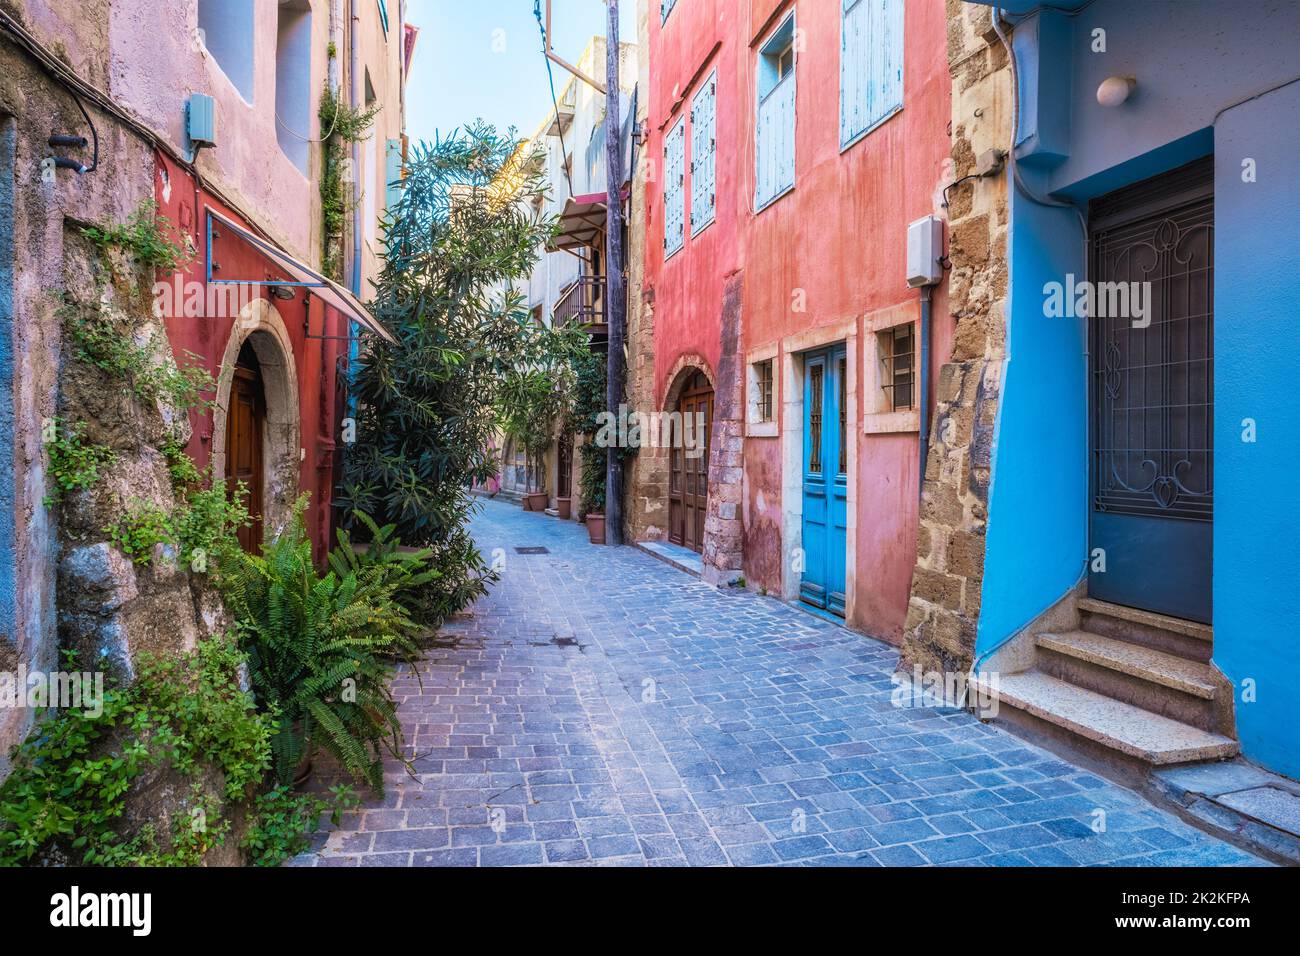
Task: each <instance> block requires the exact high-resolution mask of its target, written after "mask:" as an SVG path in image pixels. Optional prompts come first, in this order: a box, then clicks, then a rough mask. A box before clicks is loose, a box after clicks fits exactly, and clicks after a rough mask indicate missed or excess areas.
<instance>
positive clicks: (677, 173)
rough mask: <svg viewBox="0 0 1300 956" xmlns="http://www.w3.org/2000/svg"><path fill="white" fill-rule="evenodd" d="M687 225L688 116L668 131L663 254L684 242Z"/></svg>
mask: <svg viewBox="0 0 1300 956" xmlns="http://www.w3.org/2000/svg"><path fill="white" fill-rule="evenodd" d="M685 225H686V120H685V117H683V118H681V119H679V120H678V121H677V125H676V126H674V127H673V128H672V130H671V131H670V132H669V133H668V139H667V140H666V141H665V143H664V255H665V258H666V257H667V256H670V255H672V254H673V253H674V252H676V251H677V250H678V249H680V248H681V247H682V243H683V242H685V235H684V234H685Z"/></svg>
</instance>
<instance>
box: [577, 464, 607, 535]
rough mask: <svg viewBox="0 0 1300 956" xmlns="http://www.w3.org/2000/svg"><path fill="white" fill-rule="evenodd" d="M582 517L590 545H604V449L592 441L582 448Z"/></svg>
mask: <svg viewBox="0 0 1300 956" xmlns="http://www.w3.org/2000/svg"><path fill="white" fill-rule="evenodd" d="M582 515H583V520H584V521H585V522H586V523H587V537H588V539H589V540H590V541H591V543H592V544H604V543H605V449H604V448H601V447H600V446H599V445H597V444H596V443H595V442H594V441H589V442H587V443H586V444H584V445H583V446H582Z"/></svg>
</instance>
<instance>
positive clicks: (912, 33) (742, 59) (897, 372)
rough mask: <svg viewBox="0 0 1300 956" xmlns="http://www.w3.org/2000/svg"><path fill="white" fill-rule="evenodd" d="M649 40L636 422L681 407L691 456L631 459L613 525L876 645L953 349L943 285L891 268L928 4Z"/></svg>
mask: <svg viewBox="0 0 1300 956" xmlns="http://www.w3.org/2000/svg"><path fill="white" fill-rule="evenodd" d="M647 26H648V33H649V44H648V45H649V63H650V84H649V93H650V95H649V98H648V121H647V133H648V141H647V146H646V155H647V156H648V157H649V160H650V162H652V163H656V164H659V165H658V169H659V170H661V175H658V176H655V177H652V179H651V182H650V184H649V187H648V192H647V202H646V206H647V212H646V253H645V279H644V288H643V290H642V293H641V295H640V297H639V303H638V305H639V307H640V308H641V310H642V312H643V314H644V315H647V316H650V317H651V319H650V321H649V322H648V323H646V324H647V326H650V325H652V327H653V332H652V336H651V334H649V333H643V334H642V335H641V341H645V340H646V339H649V338H651V337H652V344H651V345H650V349H649V350H650V353H651V354H652V355H653V360H654V390H653V402H654V405H653V408H654V409H655V410H659V411H663V412H669V413H671V412H674V411H678V412H682V413H684V414H687V415H690V414H694V413H697V412H698V411H699V410H702V411H703V413H704V414H705V416H706V420H707V422H708V431H707V433H708V436H709V442H710V447H709V448H708V451H707V454H706V455H705V456H703V460H701V459H699V458H697V459H695V460H694V461H692V459H691V457H690V456H689V455H687V454H684V453H679V451H678V450H677V449H664V450H659V451H651V452H650V453H649V454H647V450H646V449H642V451H641V454H640V456H639V459H640V460H639V461H638V466H637V467H638V469H639V471H638V475H637V481H636V483H635V485H634V487H633V489H632V498H633V500H632V504H631V506H630V508H629V511H630V519H631V521H632V524H633V532H634V534H635V535H636V536H637V537H638V538H639V539H648V540H662V541H666V542H667V543H668V544H670V545H673V546H677V547H682V548H686V549H690V550H694V551H698V552H700V553H701V565H702V568H703V573H704V576H705V577H706V579H709V580H712V581H715V582H719V583H724V582H727V581H735V580H738V579H740V578H743V579H744V580H745V582H746V583H747V584H748V585H749V586H751V587H755V588H761V589H763V590H765V591H767V592H768V593H771V594H775V595H779V596H781V597H782V598H783V599H785V600H789V601H793V602H798V603H801V604H803V605H805V606H808V607H810V608H813V609H815V610H818V611H820V612H823V613H826V614H829V615H831V616H834V617H837V618H842V619H844V620H846V621H847V622H848V623H849V624H850V625H851V626H853V627H855V628H857V629H860V630H862V631H865V632H867V633H870V634H873V635H876V636H879V637H883V638H885V639H887V640H891V641H893V642H895V643H897V642H898V641H900V640H901V638H902V635H903V625H904V619H905V616H906V613H907V606H908V596H909V586H910V580H911V574H912V568H913V566H914V564H915V560H916V552H915V548H916V540H917V534H916V532H917V520H918V501H919V487H920V461H921V448H922V441H923V439H922V435H921V433H922V422H923V417H922V414H921V407H922V404H923V402H926V401H928V400H929V397H930V396H931V395H932V394H933V390H934V388H935V385H936V383H937V380H938V374H939V373H938V369H939V367H940V365H941V364H942V362H943V361H944V360H945V359H946V358H947V355H948V352H949V349H950V343H951V324H950V323H947V322H944V321H935V320H932V318H931V315H932V314H933V315H943V314H945V312H946V310H947V305H946V303H947V292H946V282H945V281H944V280H943V279H942V276H941V273H940V275H937V276H934V277H932V278H931V279H930V280H929V283H928V284H927V287H926V288H925V289H924V291H923V290H922V289H920V288H914V287H913V286H912V285H910V284H909V275H908V268H907V265H908V263H907V246H908V234H909V226H910V225H911V224H912V223H914V222H917V221H919V220H927V221H928V222H929V223H931V224H934V223H937V224H938V225H937V228H942V219H943V217H944V209H943V206H942V202H943V187H944V185H945V184H946V183H947V182H948V181H949V177H950V173H949V167H950V165H951V163H950V159H949V149H948V136H947V131H946V124H947V121H948V116H949V112H950V107H949V100H950V92H949V90H950V87H949V82H948V68H947V61H946V56H945V47H944V37H945V30H946V26H945V10H944V6H943V4H942V3H941V2H937V0H936V2H933V3H931V2H918V3H907V4H904V3H902V2H893V0H888V2H868V0H863V2H859V3H856V4H822V3H806V2H804V3H800V2H794V3H790V2H786V3H780V2H775V0H774V2H762V3H735V2H726V0H711V2H708V0H705V2H692V3H677V4H675V5H674V4H664V5H662V8H661V9H656V8H655V7H653V6H652V8H651V11H650V14H649V17H648V23H647ZM932 228H934V227H933V226H932ZM932 234H933V233H932ZM940 235H941V233H940ZM936 268H937V267H936ZM936 279H937V280H938V281H935V280H936ZM637 351H638V352H639V351H640V347H638V349H637ZM923 357H926V358H928V360H929V364H928V366H927V367H926V368H925V369H924V372H923V371H922V365H923V364H924V359H923Z"/></svg>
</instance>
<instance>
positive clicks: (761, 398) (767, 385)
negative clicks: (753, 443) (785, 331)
mask: <svg viewBox="0 0 1300 956" xmlns="http://www.w3.org/2000/svg"><path fill="white" fill-rule="evenodd" d="M754 372H755V374H756V384H757V386H758V420H759V421H760V422H770V421H771V420H772V359H768V360H767V361H765V362H759V363H758V364H757V365H755V366H754Z"/></svg>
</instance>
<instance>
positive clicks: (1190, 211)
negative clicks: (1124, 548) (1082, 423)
mask: <svg viewBox="0 0 1300 956" xmlns="http://www.w3.org/2000/svg"><path fill="white" fill-rule="evenodd" d="M1092 240H1093V241H1092V266H1093V268H1092V278H1093V280H1094V281H1095V282H1097V283H1102V282H1122V283H1147V284H1149V285H1147V286H1146V288H1147V289H1149V296H1148V298H1147V304H1148V308H1149V312H1148V313H1147V315H1146V318H1147V319H1149V321H1150V324H1149V325H1147V326H1146V327H1144V328H1137V327H1134V324H1133V323H1134V321H1135V319H1136V318H1137V317H1136V316H1133V315H1105V316H1103V315H1099V314H1095V313H1098V312H1099V311H1101V310H1100V309H1098V308H1096V307H1094V310H1093V311H1094V316H1093V318H1092V321H1091V325H1092V336H1093V337H1092V371H1093V391H1092V394H1093V401H1094V418H1093V422H1094V424H1093V427H1094V429H1095V434H1094V442H1093V476H1092V477H1093V482H1092V487H1093V503H1094V507H1095V508H1096V509H1097V510H1098V511H1106V512H1112V513H1118V514H1133V515H1154V516H1159V517H1164V518H1179V519H1185V520H1190V521H1210V520H1211V515H1212V512H1213V504H1214V483H1213V477H1214V446H1213V438H1212V436H1213V433H1214V414H1213V410H1214V367H1213V363H1214V271H1213V270H1214V261H1213V258H1214V204H1213V198H1212V197H1198V198H1196V199H1195V200H1193V201H1189V202H1188V203H1186V204H1184V205H1181V206H1179V207H1177V208H1176V209H1174V210H1172V211H1169V212H1165V213H1161V214H1158V215H1154V216H1147V217H1145V218H1140V219H1136V220H1133V221H1129V222H1123V223H1119V224H1117V225H1114V226H1111V227H1107V228H1104V229H1098V230H1097V231H1095V232H1094V233H1093V237H1092Z"/></svg>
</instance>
